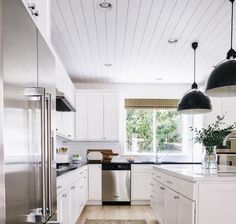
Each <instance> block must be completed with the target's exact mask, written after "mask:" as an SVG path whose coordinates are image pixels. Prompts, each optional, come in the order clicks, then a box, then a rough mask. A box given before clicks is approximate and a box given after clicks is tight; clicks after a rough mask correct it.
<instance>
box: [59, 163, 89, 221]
mask: <svg viewBox="0 0 236 224" xmlns="http://www.w3.org/2000/svg"><path fill="white" fill-rule="evenodd" d="M87 176H88V169H87V166H84V167H81V168H79V169H77V170H74V171H71V172H69V173H68V174H65V175H62V176H59V177H58V178H57V189H58V192H57V193H58V195H57V204H58V211H57V213H58V217H59V221H60V222H62V223H63V224H75V223H76V221H77V219H78V218H79V216H80V214H81V212H82V210H83V208H84V206H85V204H86V203H87V199H88V197H87V192H88V181H87V180H88V177H87Z"/></svg>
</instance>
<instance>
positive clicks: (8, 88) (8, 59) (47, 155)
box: [0, 0, 58, 224]
mask: <svg viewBox="0 0 236 224" xmlns="http://www.w3.org/2000/svg"><path fill="white" fill-rule="evenodd" d="M1 3H3V4H2V11H1V13H0V16H1V18H2V23H1V24H0V26H2V31H3V32H2V35H1V37H2V39H3V41H2V42H1V43H2V44H3V51H1V52H0V57H1V53H3V55H2V56H3V57H2V58H3V66H2V67H1V62H0V82H1V83H0V92H1V94H0V104H1V105H0V116H1V118H0V125H1V127H0V198H1V201H0V204H1V206H0V223H1V224H26V223H37V224H42V223H48V224H49V223H58V222H57V217H56V210H57V202H56V163H55V151H56V150H55V147H54V146H55V133H56V132H55V119H54V118H55V116H54V115H55V113H56V74H55V58H54V55H53V53H52V52H51V50H50V47H49V46H48V45H47V43H46V42H45V40H44V38H43V37H42V36H41V34H40V32H39V31H38V29H37V27H36V26H35V23H34V21H33V20H32V18H31V17H30V15H29V13H28V12H27V9H26V8H25V6H24V5H23V3H22V1H19V0H1V1H0V8H1ZM0 31H1V27H0ZM0 39H1V38H0ZM1 43H0V45H1ZM0 48H1V46H0ZM1 68H3V69H2V70H1ZM2 121H3V122H2ZM4 213H5V214H4Z"/></svg>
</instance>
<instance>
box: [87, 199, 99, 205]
mask: <svg viewBox="0 0 236 224" xmlns="http://www.w3.org/2000/svg"><path fill="white" fill-rule="evenodd" d="M86 205H102V201H100V200H98V201H96V200H94V201H93V200H89V201H87V203H86Z"/></svg>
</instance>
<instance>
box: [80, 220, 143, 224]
mask: <svg viewBox="0 0 236 224" xmlns="http://www.w3.org/2000/svg"><path fill="white" fill-rule="evenodd" d="M84 224H147V223H146V221H145V220H119V219H117V220H108V219H106V220H105V219H100V220H96V219H86V221H85V223H84Z"/></svg>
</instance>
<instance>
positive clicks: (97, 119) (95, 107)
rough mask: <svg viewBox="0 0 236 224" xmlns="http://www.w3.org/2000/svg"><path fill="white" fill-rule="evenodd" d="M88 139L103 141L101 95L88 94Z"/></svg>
mask: <svg viewBox="0 0 236 224" xmlns="http://www.w3.org/2000/svg"><path fill="white" fill-rule="evenodd" d="M87 113H88V139H90V140H102V139H103V95H102V94H100V93H90V94H88V111H87Z"/></svg>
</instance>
